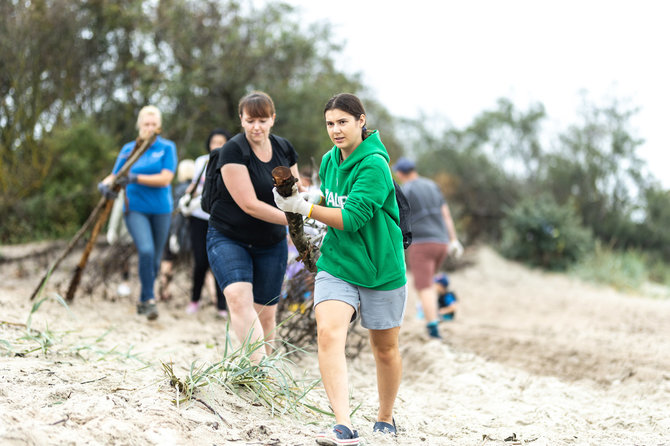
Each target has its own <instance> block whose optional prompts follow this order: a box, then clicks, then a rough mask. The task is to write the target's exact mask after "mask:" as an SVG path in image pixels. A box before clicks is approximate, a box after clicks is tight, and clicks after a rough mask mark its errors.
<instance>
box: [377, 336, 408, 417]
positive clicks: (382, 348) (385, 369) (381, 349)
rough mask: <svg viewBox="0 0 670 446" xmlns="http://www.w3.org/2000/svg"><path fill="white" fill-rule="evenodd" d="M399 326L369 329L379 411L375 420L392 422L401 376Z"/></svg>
mask: <svg viewBox="0 0 670 446" xmlns="http://www.w3.org/2000/svg"><path fill="white" fill-rule="evenodd" d="M399 333H400V327H395V328H389V329H388V330H370V345H371V346H372V353H373V355H374V357H375V364H376V365H377V391H378V392H379V413H378V414H377V421H384V422H386V423H389V424H393V405H394V404H395V399H396V396H397V395H398V389H399V388H400V380H401V377H402V358H401V357H400V349H399V347H398V334H399Z"/></svg>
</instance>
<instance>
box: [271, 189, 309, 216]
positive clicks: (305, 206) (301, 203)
mask: <svg viewBox="0 0 670 446" xmlns="http://www.w3.org/2000/svg"><path fill="white" fill-rule="evenodd" d="M272 193H273V194H274V196H275V203H276V204H277V207H278V208H279V209H281V210H282V211H284V212H293V213H294V214H300V215H304V216H305V217H307V216H308V215H310V213H311V211H312V208H313V207H314V205H313V204H312V203H308V202H307V201H305V197H304V194H299V193H298V186H296V185H295V184H294V185H293V193H292V194H291V196H290V197H286V198H284V197H282V196H281V195H279V192H277V188H276V187H274V188H272Z"/></svg>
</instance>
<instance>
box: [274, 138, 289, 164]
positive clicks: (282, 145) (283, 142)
mask: <svg viewBox="0 0 670 446" xmlns="http://www.w3.org/2000/svg"><path fill="white" fill-rule="evenodd" d="M270 139H271V140H274V141H276V142H277V144H279V148H280V149H281V150H282V152H283V153H284V157H286V158H287V159H288V142H287V141H286V138H282V137H281V136H277V135H274V134H270Z"/></svg>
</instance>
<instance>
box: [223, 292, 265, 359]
mask: <svg viewBox="0 0 670 446" xmlns="http://www.w3.org/2000/svg"><path fill="white" fill-rule="evenodd" d="M223 294H225V296H226V301H227V302H228V312H229V314H230V324H231V325H232V327H233V332H235V336H237V339H238V341H240V342H241V343H245V342H249V343H250V344H253V343H255V342H257V341H261V340H263V337H264V336H265V335H264V333H263V327H262V325H261V321H260V320H259V319H258V314H257V313H256V309H255V308H254V295H253V292H252V285H251V283H249V282H235V283H231V284H230V285H228V286H227V287H226V288H224V290H223ZM263 355H264V352H263V350H261V349H258V350H256V351H255V352H254V353H253V354H252V355H251V360H252V361H253V362H254V363H256V364H257V363H259V362H260V360H261V359H262V358H263Z"/></svg>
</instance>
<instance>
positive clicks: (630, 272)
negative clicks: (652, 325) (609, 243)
mask: <svg viewBox="0 0 670 446" xmlns="http://www.w3.org/2000/svg"><path fill="white" fill-rule="evenodd" d="M571 271H572V273H573V274H575V275H576V276H578V277H580V278H582V279H585V280H588V281H591V282H596V283H602V284H607V285H611V286H613V287H614V288H616V289H618V290H621V291H635V290H639V289H640V287H641V286H642V285H643V284H644V283H645V282H646V281H647V280H648V272H647V271H648V268H647V266H646V261H645V256H644V255H643V254H642V253H640V252H638V251H635V250H626V251H620V250H616V251H615V250H613V249H612V248H610V247H605V246H603V245H602V243H596V244H595V249H594V250H592V251H590V252H589V253H588V254H587V255H586V256H584V257H583V258H582V260H580V261H579V263H577V264H576V265H574V266H572V268H571Z"/></svg>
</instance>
